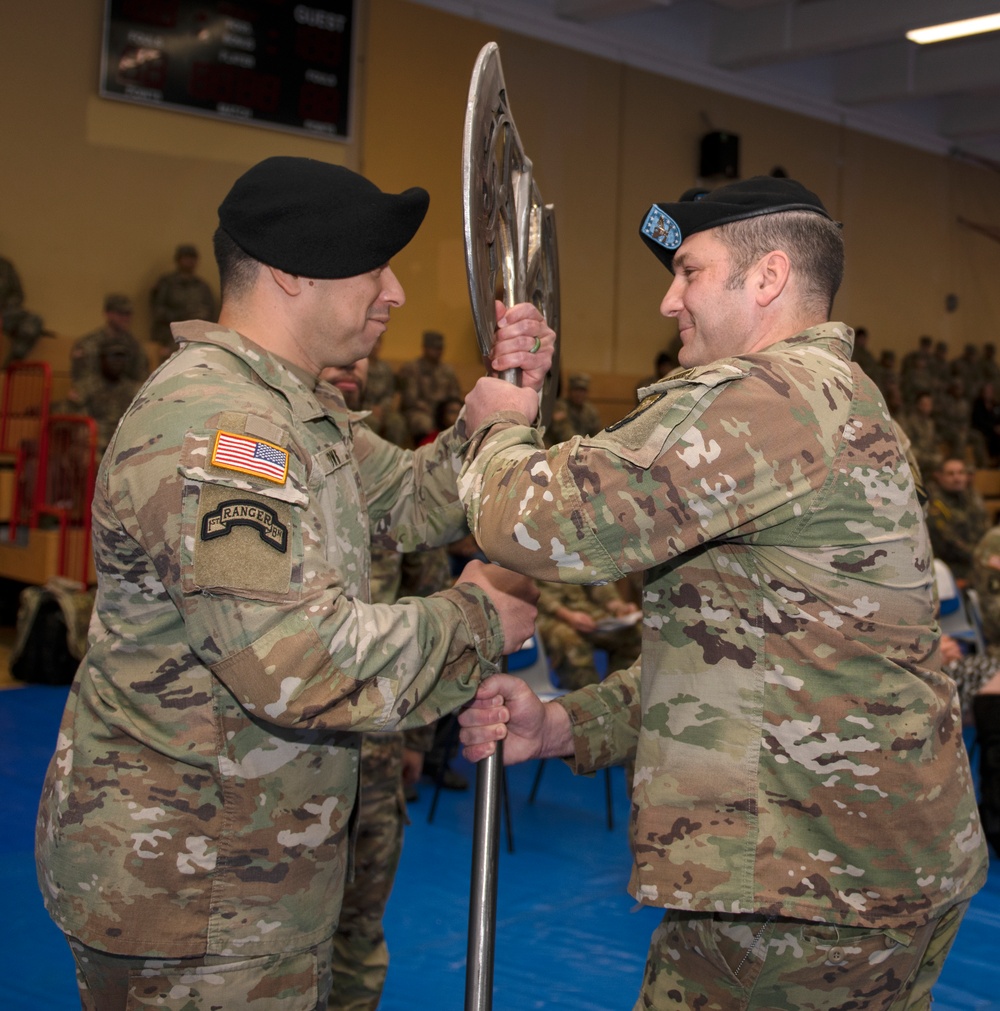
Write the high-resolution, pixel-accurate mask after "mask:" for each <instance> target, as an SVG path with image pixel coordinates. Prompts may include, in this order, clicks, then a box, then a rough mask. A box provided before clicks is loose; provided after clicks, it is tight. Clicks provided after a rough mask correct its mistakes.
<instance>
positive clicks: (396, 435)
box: [361, 337, 413, 448]
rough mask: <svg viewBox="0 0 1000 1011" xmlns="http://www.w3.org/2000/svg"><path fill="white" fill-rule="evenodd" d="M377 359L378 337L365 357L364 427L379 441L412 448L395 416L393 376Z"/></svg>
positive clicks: (408, 435)
mask: <svg viewBox="0 0 1000 1011" xmlns="http://www.w3.org/2000/svg"><path fill="white" fill-rule="evenodd" d="M381 355H382V338H381V337H379V339H378V340H377V341H376V342H375V347H373V348H372V353H371V354H370V355H369V356H368V380H367V381H366V383H365V385H364V389H363V390H362V391H361V409H362V410H364V411H370V412H371V413H370V414H369V415H368V417H367V418H366V419H365V424H366V425H367V426H368V427H369V428H370V429H371V430H372V431H373V432H375V433H376V434H377V435H381V436H382V438H383V439H388V441H389V442H391V443H394V444H395V445H397V446H402V447H404V448H410V447H412V445H413V443H412V441H411V439H410V433H409V430H408V429H407V427H406V422H405V421H404V420H403V416H402V414H400V413H399V404H398V401H399V398H398V396H397V390H396V374H395V373H394V372H393V371H392V366H391V365H390V364H389V363H388V362H386V361H383V360H382V357H381Z"/></svg>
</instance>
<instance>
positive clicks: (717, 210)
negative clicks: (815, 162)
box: [639, 176, 830, 271]
mask: <svg viewBox="0 0 1000 1011" xmlns="http://www.w3.org/2000/svg"><path fill="white" fill-rule="evenodd" d="M780 211H813V212H814V213H816V214H822V215H823V217H825V218H829V217H830V215H829V214H828V213H827V210H826V208H825V207H824V206H823V201H822V200H820V198H819V197H818V196H816V194H815V193H813V192H812V191H811V190H807V189H806V188H805V186H803V185H802V184H801V183H797V182H796V181H795V180H794V179H780V178H775V177H773V176H754V177H753V178H752V179H742V180H740V181H739V182H736V183H729V184H728V185H726V186H720V187H719V188H718V189H717V190H711V191H709V190H705V189H700V188H697V187H696V188H693V189H689V190H686V191H685V192H684V194H683V195H682V196H681V198H680V200H678V201H676V202H669V201H661V202H659V203H655V204H653V206H652V207H651V208H650V209H649V210H648V211H647V212H646V215H645V216H644V217H643V219H642V225H641V226H640V227H639V234H640V235H641V236H642V241H643V242H645V243H646V245H647V246H649V248H650V249H651V250H652V251H653V252H654V253H655V254H656V256H657V258H658V259H659V260H660V261H661V262H662V263H663V265H664V266H665V267H666V268H667V270H670V271H673V263H674V253H675V252H676V251H677V249H678V247H679V246H680V244H681V243H682V242H683V241H684V240H685V239H686V238H687V237H688V236H689V235H694V234H695V232H704V231H706V230H707V229H709V228H716V227H717V226H719V225H725V224H728V223H729V222H730V221H742V220H744V219H745V218H756V217H759V216H760V215H762V214H776V213H778V212H780Z"/></svg>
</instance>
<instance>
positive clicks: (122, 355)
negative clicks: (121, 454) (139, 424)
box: [78, 332, 142, 457]
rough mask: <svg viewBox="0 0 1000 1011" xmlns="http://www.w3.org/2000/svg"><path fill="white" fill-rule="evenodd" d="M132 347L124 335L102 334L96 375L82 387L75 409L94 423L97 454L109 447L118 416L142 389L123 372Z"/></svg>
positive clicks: (140, 385)
mask: <svg viewBox="0 0 1000 1011" xmlns="http://www.w3.org/2000/svg"><path fill="white" fill-rule="evenodd" d="M131 354H132V347H131V345H130V344H129V342H128V340H127V339H126V337H125V336H124V335H123V334H120V333H115V332H110V333H106V334H103V335H102V336H101V337H100V339H99V342H98V372H97V375H96V376H92V377H91V378H90V380H89V381H88V382H85V383H83V384H81V387H80V391H79V393H78V397H79V405H78V410H80V411H81V412H82V413H83V414H87V415H89V416H90V417H91V418H93V419H94V421H95V422H96V423H97V455H98V457H101V456H103V455H104V451H105V450H106V449H107V448H108V443H109V442H110V441H111V436H112V435H114V432H115V427H116V426H117V424H118V422H119V420H120V419H121V416H122V415H123V414H124V413H125V411H126V410H127V409H128V405H129V404H131V403H132V400H133V398H134V397H135V395H136V394H137V393H138V392H139V390H140V389H141V387H142V381H141V380H139V379H132V378H131V377H130V376H128V375H127V374H126V373H127V371H128V368H129V362H130V356H131Z"/></svg>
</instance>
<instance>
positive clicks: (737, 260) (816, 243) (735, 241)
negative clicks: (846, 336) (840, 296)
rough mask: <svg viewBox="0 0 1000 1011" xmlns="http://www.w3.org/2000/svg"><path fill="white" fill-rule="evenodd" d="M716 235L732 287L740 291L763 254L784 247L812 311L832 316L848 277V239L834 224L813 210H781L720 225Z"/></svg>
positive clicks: (728, 282) (729, 285)
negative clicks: (726, 255)
mask: <svg viewBox="0 0 1000 1011" xmlns="http://www.w3.org/2000/svg"><path fill="white" fill-rule="evenodd" d="M715 232H716V233H717V234H718V237H719V240H720V241H721V242H723V243H724V244H725V245H726V247H727V248H728V249H729V253H730V258H731V261H732V263H731V266H730V271H729V277H728V278H727V279H726V284H727V286H728V287H730V288H738V287H740V286H741V285H742V284H743V282H744V281H745V280H746V278H747V274H748V273H749V272H750V269H751V267H753V265H754V264H755V263H756V262H757V261H758V260H759V259H760V258H761V257H762V256H764V255H766V254H767V253H770V252H772V251H773V250H776V249H780V250H782V251H784V252H785V253H787V254H788V256H789V259H790V261H791V265H792V270H794V271H795V272H796V273H797V274H799V275H800V276H801V277H802V278H803V281H804V285H803V294H804V296H805V298H806V300H807V302H808V304H809V306H810V308H813V309H815V311H816V312H817V313H820V312H821V313H822V314H823V315H824V316H827V317H829V314H830V310H831V309H832V308H833V297H834V295H836V294H837V291H838V289H839V288H840V282H841V281H842V280H843V278H844V238H843V235H842V233H841V230H840V226H839V225H838V224H837V223H836V222H835V221H831V220H830V219H829V218H827V217H824V216H823V215H821V214H814V213H812V212H811V211H781V212H779V213H776V214H760V215H757V216H756V217H753V218H746V219H745V220H742V221H730V222H728V223H727V224H724V225H718V226H717V227H716V228H715Z"/></svg>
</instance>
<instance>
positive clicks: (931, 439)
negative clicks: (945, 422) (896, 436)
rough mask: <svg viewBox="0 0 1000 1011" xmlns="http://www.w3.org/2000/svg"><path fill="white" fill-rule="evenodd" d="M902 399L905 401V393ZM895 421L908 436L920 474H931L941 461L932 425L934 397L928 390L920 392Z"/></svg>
mask: <svg viewBox="0 0 1000 1011" xmlns="http://www.w3.org/2000/svg"><path fill="white" fill-rule="evenodd" d="M903 398H904V401H905V399H906V393H905V391H904V393H903ZM897 420H898V421H899V424H900V425H901V426H902V428H903V431H904V432H906V434H907V436H909V439H910V444H911V446H912V447H913V455H914V456H915V457H916V458H917V463H918V464H919V465H920V471H921V473H923V474H931V473H933V472H934V468H935V467H937V465H938V463H940V461H941V446H940V443H941V439H940V436H939V435H938V431H937V426H936V425H935V424H934V395H933V394H932V393H931V392H930V391H929V390H921V391H920V392H919V393H918V394H917V395H916V398H915V399H914V401H913V405H912V406H911V407H909V408H907V409H905V410H904V411H903V412H902V414H901V415H899V417H898V419H897Z"/></svg>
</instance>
